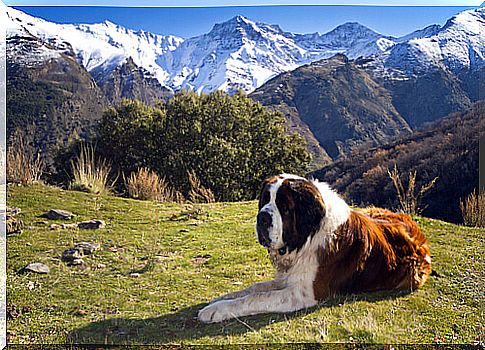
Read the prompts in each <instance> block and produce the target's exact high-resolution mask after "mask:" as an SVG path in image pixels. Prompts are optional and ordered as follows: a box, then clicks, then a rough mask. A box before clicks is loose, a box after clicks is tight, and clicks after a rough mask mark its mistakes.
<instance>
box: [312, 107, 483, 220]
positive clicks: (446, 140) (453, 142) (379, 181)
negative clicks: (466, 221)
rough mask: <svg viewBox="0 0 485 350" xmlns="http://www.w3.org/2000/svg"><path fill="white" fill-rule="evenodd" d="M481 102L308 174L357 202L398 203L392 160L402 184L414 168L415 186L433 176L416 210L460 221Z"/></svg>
mask: <svg viewBox="0 0 485 350" xmlns="http://www.w3.org/2000/svg"><path fill="white" fill-rule="evenodd" d="M484 116H485V102H478V103H476V104H474V105H473V106H472V107H471V108H470V109H468V110H466V111H465V112H462V113H454V114H451V115H450V116H448V117H446V118H443V119H442V120H439V121H437V122H435V123H432V124H428V125H426V126H425V127H423V128H422V129H421V130H419V131H417V132H415V133H414V134H412V135H410V136H408V137H405V138H401V139H397V140H396V141H394V142H391V143H388V144H386V145H384V146H381V147H375V148H371V149H361V150H356V151H354V152H352V153H351V154H350V155H349V156H347V157H345V158H343V159H340V160H337V161H336V162H334V163H333V164H331V165H329V166H326V167H324V168H322V169H320V170H318V171H316V172H314V173H313V174H312V176H314V177H315V178H318V179H320V180H324V181H326V182H329V183H330V184H331V185H332V186H333V187H334V188H335V189H336V190H337V191H338V192H339V193H341V194H343V195H344V196H345V197H346V199H347V200H348V201H350V202H352V203H355V204H357V205H361V204H362V205H367V204H372V205H378V206H386V207H393V208H397V207H398V201H397V198H396V193H395V190H394V188H393V185H392V182H391V180H390V178H389V175H388V172H387V171H388V169H389V170H391V169H393V167H394V165H396V166H397V168H398V170H399V171H400V173H401V178H402V180H403V182H404V183H405V184H406V183H407V179H408V174H409V172H410V171H413V170H416V172H417V178H416V182H417V186H416V187H417V189H419V188H420V187H421V186H422V185H423V184H426V183H428V182H429V181H431V180H432V179H433V178H434V177H438V180H437V182H436V185H435V186H434V187H433V188H432V189H431V190H430V191H429V192H428V193H427V194H426V195H425V197H424V198H423V201H422V203H421V208H422V209H423V212H422V214H423V215H425V216H429V217H435V218H440V219H444V220H447V221H452V222H461V213H460V209H459V201H460V199H462V198H464V197H465V196H467V195H468V194H469V193H470V192H472V191H473V190H474V189H476V188H477V187H478V181H479V171H478V165H479V133H483V132H484V131H485V118H484Z"/></svg>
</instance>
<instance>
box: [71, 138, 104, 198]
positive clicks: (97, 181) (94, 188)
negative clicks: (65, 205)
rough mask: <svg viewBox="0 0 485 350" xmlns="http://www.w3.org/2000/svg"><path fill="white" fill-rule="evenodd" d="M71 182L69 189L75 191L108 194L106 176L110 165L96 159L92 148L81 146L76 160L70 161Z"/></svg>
mask: <svg viewBox="0 0 485 350" xmlns="http://www.w3.org/2000/svg"><path fill="white" fill-rule="evenodd" d="M71 167H72V174H73V180H72V182H71V184H70V188H71V189H73V190H77V191H83V192H89V193H96V194H109V193H110V189H109V186H108V176H109V173H110V171H111V165H110V164H109V162H107V161H106V160H105V159H101V158H96V155H95V150H94V147H93V146H88V145H85V144H83V145H81V147H80V151H79V154H78V156H77V158H75V159H74V160H71Z"/></svg>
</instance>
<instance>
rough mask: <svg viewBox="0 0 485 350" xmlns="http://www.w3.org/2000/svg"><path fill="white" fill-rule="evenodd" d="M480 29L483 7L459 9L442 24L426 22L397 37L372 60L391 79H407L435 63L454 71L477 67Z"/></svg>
mask: <svg viewBox="0 0 485 350" xmlns="http://www.w3.org/2000/svg"><path fill="white" fill-rule="evenodd" d="M484 33H485V9H484V8H479V9H475V10H467V11H463V12H460V13H459V14H457V15H455V16H453V17H452V18H450V19H449V20H448V21H447V22H446V24H445V25H444V26H443V27H438V26H434V27H432V26H430V27H427V28H425V29H423V30H422V31H417V32H414V33H411V34H409V35H407V36H405V37H403V38H399V39H398V41H399V43H397V44H396V45H394V46H392V47H391V48H390V49H389V50H387V51H385V52H383V53H381V54H380V55H376V56H375V59H376V62H374V63H372V64H373V65H374V66H375V67H374V69H375V71H376V73H377V74H378V75H380V76H387V77H390V78H391V79H407V78H408V77H410V76H413V75H416V74H420V73H423V72H426V71H430V70H433V69H435V68H439V67H440V68H446V69H450V70H451V71H452V72H454V73H460V72H463V71H467V70H475V69H480V68H481V67H483V66H484V65H485V35H484ZM406 39H407V40H406Z"/></svg>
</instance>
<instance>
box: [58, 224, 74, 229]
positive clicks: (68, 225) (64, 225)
mask: <svg viewBox="0 0 485 350" xmlns="http://www.w3.org/2000/svg"><path fill="white" fill-rule="evenodd" d="M61 228H64V229H66V228H70V229H77V228H78V226H77V224H62V225H61Z"/></svg>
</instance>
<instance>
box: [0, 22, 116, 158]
mask: <svg viewBox="0 0 485 350" xmlns="http://www.w3.org/2000/svg"><path fill="white" fill-rule="evenodd" d="M6 44H7V50H6V51H7V60H6V63H7V77H8V79H7V91H8V94H7V116H8V118H7V136H8V137H11V136H12V135H13V133H14V132H15V131H16V130H17V132H19V131H20V133H21V135H20V136H19V137H21V138H22V139H23V140H24V142H25V143H26V144H27V145H28V146H29V147H30V148H31V149H33V150H35V151H40V152H41V153H43V154H44V155H45V157H44V159H45V160H46V161H47V163H48V165H50V164H49V163H50V162H51V161H52V155H53V153H55V151H56V150H57V149H59V148H61V147H65V146H66V145H67V144H68V142H69V140H70V139H72V138H73V137H76V136H75V135H77V136H79V137H81V138H83V139H86V138H89V133H90V131H91V128H92V127H93V125H94V124H95V122H96V121H97V120H98V119H99V118H100V117H101V114H102V112H103V109H104V108H105V107H106V106H107V101H106V98H105V96H104V94H103V93H102V91H101V90H100V89H99V87H98V86H97V85H96V83H95V81H94V79H93V78H92V77H91V75H90V74H89V73H88V72H87V70H86V69H85V68H84V67H83V66H81V65H80V64H78V62H77V61H76V58H75V57H74V53H73V50H72V47H71V46H70V45H69V44H67V43H65V44H64V45H62V46H61V45H57V47H54V46H51V45H50V44H47V43H45V42H43V41H41V40H40V39H38V38H36V37H34V36H31V35H30V34H28V33H27V32H25V31H17V32H16V33H15V34H14V33H10V36H9V37H8V39H7V43H6Z"/></svg>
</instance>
